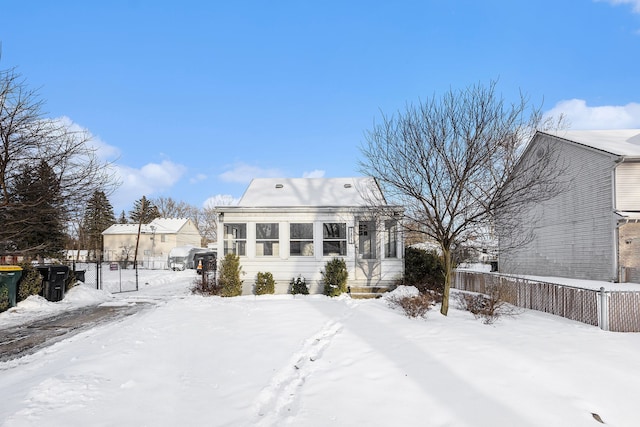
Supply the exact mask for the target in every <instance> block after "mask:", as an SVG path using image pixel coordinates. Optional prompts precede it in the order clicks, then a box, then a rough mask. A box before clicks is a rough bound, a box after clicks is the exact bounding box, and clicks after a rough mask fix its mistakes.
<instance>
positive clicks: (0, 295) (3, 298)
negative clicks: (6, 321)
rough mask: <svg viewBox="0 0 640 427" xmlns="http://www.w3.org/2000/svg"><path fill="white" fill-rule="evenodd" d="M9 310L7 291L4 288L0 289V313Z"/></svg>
mask: <svg viewBox="0 0 640 427" xmlns="http://www.w3.org/2000/svg"><path fill="white" fill-rule="evenodd" d="M7 310H9V289H7V287H6V286H3V287H2V288H0V313H2V312H3V311H7Z"/></svg>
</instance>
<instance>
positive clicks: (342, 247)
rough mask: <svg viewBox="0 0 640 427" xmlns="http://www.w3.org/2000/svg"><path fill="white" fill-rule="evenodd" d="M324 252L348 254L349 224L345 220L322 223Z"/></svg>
mask: <svg viewBox="0 0 640 427" xmlns="http://www.w3.org/2000/svg"><path fill="white" fill-rule="evenodd" d="M322 254H323V255H324V256H335V255H346V254H347V226H346V224H345V223H344V222H325V223H324V224H322Z"/></svg>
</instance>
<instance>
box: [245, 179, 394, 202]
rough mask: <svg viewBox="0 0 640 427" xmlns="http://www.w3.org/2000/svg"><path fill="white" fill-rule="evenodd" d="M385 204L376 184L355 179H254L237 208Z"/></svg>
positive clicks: (370, 180)
mask: <svg viewBox="0 0 640 427" xmlns="http://www.w3.org/2000/svg"><path fill="white" fill-rule="evenodd" d="M372 202H375V203H376V204H378V205H384V204H386V201H385V199H384V196H383V195H382V191H381V190H380V187H379V186H378V183H377V182H376V180H375V179H374V178H371V177H358V178H256V179H253V180H252V181H251V183H250V184H249V187H248V188H247V190H246V191H245V193H244V195H243V196H242V198H241V199H240V202H239V203H238V205H237V206H238V207H302V206H304V207H357V206H366V205H371V204H372Z"/></svg>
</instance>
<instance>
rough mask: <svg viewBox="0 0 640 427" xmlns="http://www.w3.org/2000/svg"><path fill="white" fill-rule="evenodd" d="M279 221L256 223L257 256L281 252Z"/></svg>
mask: <svg viewBox="0 0 640 427" xmlns="http://www.w3.org/2000/svg"><path fill="white" fill-rule="evenodd" d="M278 228H279V227H278V224H277V223H268V224H256V256H274V255H278V253H279V252H280V243H279V240H278V239H279V238H280V236H279V233H278Z"/></svg>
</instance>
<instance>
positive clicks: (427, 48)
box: [0, 0, 640, 213]
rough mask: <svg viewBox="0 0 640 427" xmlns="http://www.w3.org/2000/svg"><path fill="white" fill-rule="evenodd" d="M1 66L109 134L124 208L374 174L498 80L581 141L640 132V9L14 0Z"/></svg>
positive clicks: (7, 5)
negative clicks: (400, 125) (425, 113)
mask: <svg viewBox="0 0 640 427" xmlns="http://www.w3.org/2000/svg"><path fill="white" fill-rule="evenodd" d="M0 22H1V24H0V42H1V43H2V56H1V58H0V68H2V69H6V68H10V67H17V71H18V72H19V73H21V74H22V75H23V76H24V77H25V78H26V79H27V82H28V84H29V86H30V87H32V88H39V93H40V96H41V97H42V99H44V100H45V101H46V104H45V108H44V109H45V111H46V112H47V116H49V117H67V118H68V119H70V120H71V121H73V123H75V124H76V125H77V126H80V127H82V128H84V129H86V130H88V131H89V132H91V134H92V135H94V137H95V140H96V142H97V143H98V144H100V146H101V147H102V148H101V153H102V155H103V156H104V157H105V158H106V159H109V160H114V161H115V164H116V166H117V171H118V174H119V176H120V179H121V180H122V185H121V187H120V188H119V189H118V190H117V191H116V192H115V193H114V194H113V195H111V196H110V200H111V202H112V204H113V205H114V208H115V210H116V213H118V212H120V211H121V210H123V209H124V210H129V209H130V208H131V206H132V204H133V201H134V200H136V199H139V198H140V197H141V196H142V195H146V196H147V197H157V196H165V197H173V198H174V199H176V200H183V201H185V202H188V203H191V204H194V205H197V206H202V205H203V203H205V202H206V201H207V200H208V199H210V198H214V199H215V198H216V197H217V196H218V197H219V196H220V195H230V196H232V197H235V198H237V197H240V196H241V195H242V193H243V191H244V189H245V188H246V186H247V184H248V182H249V181H250V179H251V178H256V177H290V178H291V177H293V178H294V177H303V176H325V177H341V176H357V175H361V173H360V171H359V168H358V158H359V155H360V152H359V147H360V146H361V144H362V142H363V141H364V133H365V131H366V130H367V129H370V128H371V127H372V124H373V123H374V120H376V119H379V117H380V114H381V112H384V113H387V114H390V113H393V112H395V111H397V110H399V109H402V108H403V106H404V105H405V104H406V103H407V102H415V101H417V100H419V99H425V98H427V97H430V96H433V95H434V94H435V95H438V94H441V93H442V92H443V91H445V90H447V89H449V88H454V89H458V88H464V87H466V86H469V85H472V84H475V83H478V82H481V83H488V82H489V80H491V79H499V84H498V89H499V90H500V91H501V92H502V94H503V95H504V97H505V98H507V99H512V98H514V97H515V96H517V94H518V92H519V91H520V90H522V91H524V92H525V93H527V94H528V95H529V96H530V98H531V100H532V102H534V103H537V104H540V105H542V108H543V110H544V111H547V112H550V113H559V112H564V113H566V114H567V116H568V118H569V120H570V122H571V124H572V128H574V129H586V128H640V77H639V76H640V0H627V1H625V0H609V1H606V0H602V1H592V0H561V1H558V0H538V1H535V2H534V1H529V2H521V1H509V0H503V1H497V0H484V1H478V0H465V1H454V0H452V1H440V0H438V1H435V0H434V1H428V0H425V1H417V0H416V1H409V0H395V1H393V2H388V1H347V0H343V1H333V0H324V1H303V0H299V1H278V0H274V1H242V0H240V1H193V0H182V1H180V2H177V1H162V0H155V1H152V0H111V1H108V2H92V1H91V2H90V1H81V0H78V1H69V0H57V1H55V2H54V1H48V0H47V1H45V0H41V1H38V0H32V1H30V0H25V1H20V2H17V1H6V2H3V4H2V8H1V11H0Z"/></svg>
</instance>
